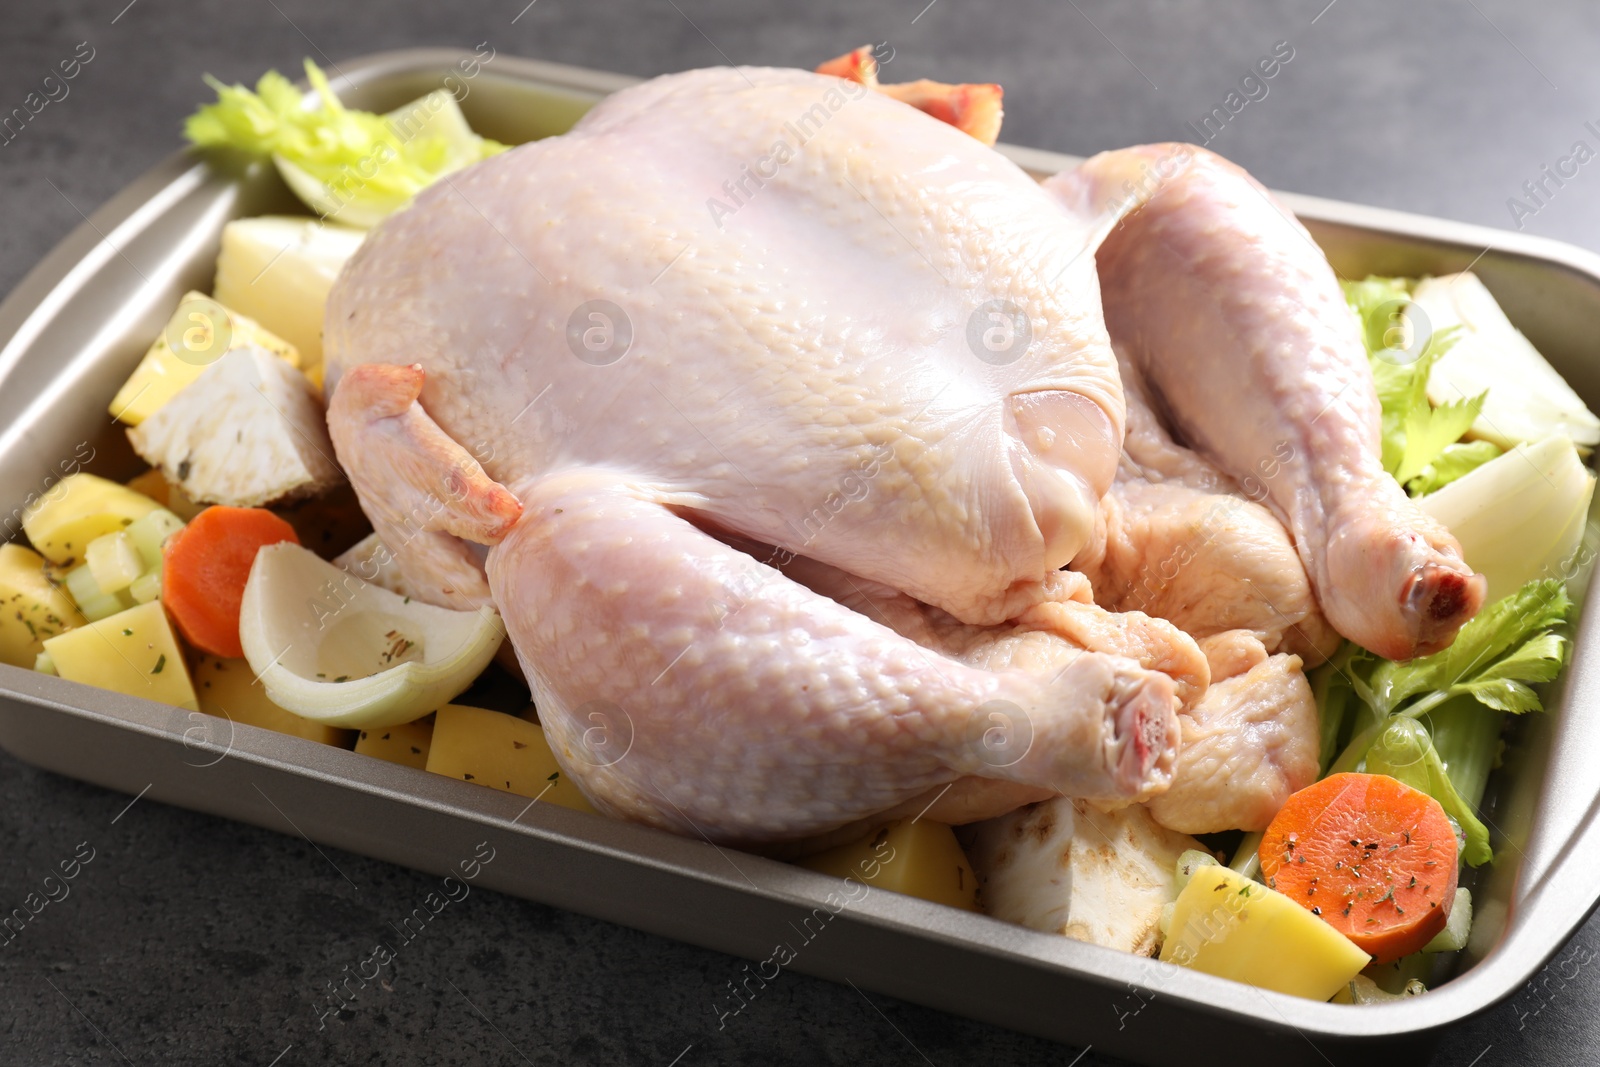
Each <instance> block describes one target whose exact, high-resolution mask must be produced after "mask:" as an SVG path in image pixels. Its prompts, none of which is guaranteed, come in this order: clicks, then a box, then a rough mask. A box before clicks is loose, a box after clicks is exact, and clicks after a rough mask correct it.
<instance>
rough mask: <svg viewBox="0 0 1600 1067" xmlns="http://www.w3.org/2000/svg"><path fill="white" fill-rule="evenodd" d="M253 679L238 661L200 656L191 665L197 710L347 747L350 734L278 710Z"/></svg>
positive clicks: (243, 664)
mask: <svg viewBox="0 0 1600 1067" xmlns="http://www.w3.org/2000/svg"><path fill="white" fill-rule="evenodd" d="M255 678H256V676H255V672H254V671H252V670H251V669H250V664H249V663H247V662H246V661H244V660H242V659H223V658H222V657H220V656H212V655H202V656H200V657H199V658H198V659H197V660H195V664H194V691H195V695H196V696H197V697H199V698H200V710H201V711H203V712H205V713H206V714H207V715H216V716H218V717H220V718H225V719H231V720H232V721H234V722H242V723H245V724H246V725H248V726H259V727H261V728H262V729H263V730H276V731H277V732H278V733H280V734H292V735H293V736H295V737H303V738H305V739H306V740H308V741H317V742H320V743H322V744H324V745H332V746H333V747H334V748H349V747H350V738H351V735H352V733H353V731H351V730H341V729H339V728H338V727H336V726H329V725H328V724H327V723H324V722H317V721H316V720H314V719H304V718H301V717H300V716H299V715H296V714H295V713H294V712H292V711H286V710H284V709H283V708H280V707H278V705H276V704H274V703H273V702H272V701H271V700H269V699H268V698H267V690H266V688H265V687H264V686H262V684H261V683H260V682H258V681H256V680H255Z"/></svg>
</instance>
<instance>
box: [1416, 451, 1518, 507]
mask: <svg viewBox="0 0 1600 1067" xmlns="http://www.w3.org/2000/svg"><path fill="white" fill-rule="evenodd" d="M1503 454H1504V453H1503V452H1502V451H1501V449H1500V446H1499V445H1497V444H1495V443H1494V442H1493V441H1458V442H1457V443H1455V444H1453V445H1446V446H1445V448H1444V451H1442V452H1440V453H1439V455H1438V456H1437V457H1435V459H1434V461H1433V462H1432V463H1430V464H1428V465H1427V466H1426V467H1424V468H1422V472H1421V473H1420V474H1418V475H1417V476H1416V477H1415V478H1413V479H1411V480H1410V481H1408V482H1407V483H1406V491H1407V492H1409V493H1410V494H1411V495H1412V496H1426V495H1427V494H1429V493H1433V492H1437V491H1438V490H1440V489H1443V488H1444V487H1445V486H1447V485H1449V484H1450V483H1451V482H1453V481H1455V480H1456V479H1457V478H1459V477H1461V476H1462V475H1463V474H1471V473H1472V472H1473V471H1475V470H1477V469H1478V468H1479V467H1481V466H1483V465H1484V464H1485V463H1487V462H1489V461H1490V460H1491V459H1495V458H1497V457H1499V456H1501V455H1503Z"/></svg>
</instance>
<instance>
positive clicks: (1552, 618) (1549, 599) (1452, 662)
mask: <svg viewBox="0 0 1600 1067" xmlns="http://www.w3.org/2000/svg"><path fill="white" fill-rule="evenodd" d="M1571 609H1572V601H1571V599H1570V598H1569V597H1568V596H1567V590H1566V585H1565V584H1564V583H1563V582H1562V581H1561V580H1560V579H1557V578H1538V579H1535V580H1533V581H1531V582H1529V583H1528V584H1527V585H1524V586H1523V587H1522V588H1521V589H1519V590H1517V591H1516V592H1515V593H1512V594H1511V595H1510V596H1508V597H1506V598H1504V599H1503V600H1499V601H1497V602H1495V603H1494V604H1491V605H1489V606H1488V607H1486V608H1484V609H1483V610H1482V611H1480V612H1479V613H1478V615H1477V617H1476V618H1474V619H1473V620H1472V621H1471V622H1469V623H1467V624H1466V625H1465V626H1463V627H1462V628H1461V632H1460V633H1458V634H1456V639H1455V642H1454V643H1453V644H1452V645H1451V646H1450V647H1449V648H1447V649H1445V650H1444V651H1442V652H1436V653H1434V654H1433V655H1431V656H1425V657H1423V658H1421V659H1415V660H1412V661H1411V662H1409V663H1395V662H1393V661H1390V660H1385V661H1383V662H1381V663H1379V665H1378V666H1377V667H1376V668H1375V669H1374V670H1373V672H1372V676H1371V678H1370V679H1369V682H1368V684H1369V685H1370V687H1371V690H1372V693H1373V695H1374V697H1375V698H1376V699H1377V701H1378V705H1379V706H1378V707H1377V709H1376V710H1377V711H1378V712H1379V713H1380V714H1389V713H1391V712H1394V711H1396V710H1398V709H1399V708H1400V706H1401V705H1402V704H1403V703H1405V702H1406V701H1407V700H1409V699H1411V698H1412V697H1415V696H1418V695H1420V694H1423V693H1441V692H1445V691H1450V690H1455V691H1459V692H1467V691H1469V688H1470V686H1471V685H1472V683H1473V682H1474V681H1476V680H1478V679H1483V678H1487V679H1489V680H1496V679H1500V678H1504V679H1506V680H1510V681H1516V680H1518V677H1519V676H1518V675H1517V674H1516V671H1517V670H1533V669H1537V670H1544V669H1546V668H1545V667H1544V666H1539V667H1537V668H1535V667H1533V666H1531V665H1532V664H1535V663H1538V661H1540V660H1544V659H1548V658H1549V653H1550V651H1551V650H1552V646H1551V645H1550V644H1549V643H1548V642H1545V641H1542V640H1541V639H1543V638H1545V637H1548V636H1549V635H1548V634H1547V633H1546V631H1548V630H1550V629H1551V628H1552V627H1555V626H1558V625H1560V624H1561V623H1563V622H1565V621H1566V618H1567V614H1568V612H1570V611H1571ZM1525 646H1528V647H1525ZM1513 649H1515V650H1516V652H1515V654H1514V655H1513V656H1511V657H1507V656H1506V653H1507V652H1510V651H1512V650H1513ZM1557 654H1559V655H1563V656H1564V655H1565V642H1564V641H1563V642H1562V644H1561V646H1560V649H1559V650H1558V651H1557ZM1502 657H1505V658H1506V659H1507V660H1511V661H1514V662H1513V663H1512V664H1509V665H1507V666H1506V668H1505V669H1506V670H1507V671H1508V672H1510V673H1508V674H1500V675H1497V674H1491V673H1489V672H1490V671H1491V670H1494V669H1496V668H1497V667H1498V666H1499V665H1500V664H1501V662H1502ZM1524 661H1526V663H1527V664H1529V666H1527V667H1518V666H1516V665H1515V664H1517V663H1523V662H1524ZM1556 669H1557V670H1559V669H1560V664H1559V662H1558V663H1557V665H1556ZM1553 676H1554V675H1551V677H1553ZM1528 680H1544V679H1531V678H1530V679H1528ZM1458 687H1461V688H1458ZM1498 691H1499V690H1497V692H1498ZM1525 710H1526V709H1525Z"/></svg>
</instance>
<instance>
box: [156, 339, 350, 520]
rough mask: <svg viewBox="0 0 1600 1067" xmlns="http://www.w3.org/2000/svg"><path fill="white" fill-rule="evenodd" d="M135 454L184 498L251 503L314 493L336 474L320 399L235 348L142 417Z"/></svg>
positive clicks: (273, 364)
mask: <svg viewBox="0 0 1600 1067" xmlns="http://www.w3.org/2000/svg"><path fill="white" fill-rule="evenodd" d="M128 439H129V440H130V441H131V442H133V447H134V450H135V451H137V452H138V453H139V455H140V456H142V457H144V460H145V462H147V463H149V464H151V465H152V466H155V467H160V468H161V473H162V474H163V475H165V476H166V478H167V480H168V481H169V482H171V483H172V484H173V485H174V486H175V487H177V488H179V489H181V490H182V491H183V492H184V493H185V494H186V495H187V496H189V497H190V498H191V499H194V500H198V501H203V502H205V503H209V504H228V505H230V506H233V507H257V506H260V505H262V504H268V503H272V502H274V501H279V500H288V499H297V498H300V497H307V496H314V495H316V494H318V493H321V492H324V491H325V490H328V489H331V488H332V487H334V486H335V485H337V484H339V483H340V482H341V481H342V480H343V478H344V475H343V474H342V473H340V471H339V468H338V466H337V465H336V464H335V463H334V461H333V444H332V442H331V441H329V440H328V428H327V422H326V418H325V416H324V414H323V410H322V403H321V400H320V399H319V398H318V396H317V395H316V393H315V391H314V390H313V389H312V387H311V383H310V382H308V381H307V380H306V377H305V375H303V374H301V373H300V372H299V371H297V370H295V369H294V368H293V367H291V366H289V365H288V364H287V363H285V362H284V361H283V360H281V359H278V358H277V357H275V356H273V355H272V354H271V353H269V352H267V351H266V350H265V349H261V348H255V347H251V346H246V347H244V348H239V349H235V350H233V351H231V352H229V353H228V354H227V355H225V356H223V357H222V358H221V359H220V360H218V361H217V362H216V363H214V364H212V365H211V366H210V367H208V368H206V371H205V373H204V374H202V375H201V376H200V377H199V379H197V380H196V381H195V382H194V384H193V385H190V386H189V387H188V388H186V389H185V390H184V391H183V392H181V393H179V394H178V395H177V396H175V397H174V398H173V399H172V400H170V401H168V402H167V403H166V404H165V405H163V406H162V408H161V409H160V410H159V411H157V412H156V413H155V414H154V415H152V416H151V417H150V418H148V419H146V420H145V421H144V422H143V423H141V424H140V425H138V426H135V427H133V428H132V429H130V430H129V431H128Z"/></svg>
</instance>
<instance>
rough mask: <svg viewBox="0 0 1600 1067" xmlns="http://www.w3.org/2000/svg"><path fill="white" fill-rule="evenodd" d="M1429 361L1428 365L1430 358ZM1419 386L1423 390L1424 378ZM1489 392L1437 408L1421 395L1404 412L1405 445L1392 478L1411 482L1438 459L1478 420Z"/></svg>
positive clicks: (1430, 362) (1401, 482) (1453, 401)
mask: <svg viewBox="0 0 1600 1067" xmlns="http://www.w3.org/2000/svg"><path fill="white" fill-rule="evenodd" d="M1429 364H1430V366H1431V364H1432V361H1431V360H1430V361H1429ZM1422 385H1423V387H1424V389H1426V386H1427V382H1426V380H1423V382H1422ZM1488 395H1489V394H1488V393H1487V392H1483V393H1479V394H1478V395H1477V396H1475V397H1472V398H1470V399H1467V400H1451V401H1448V402H1446V403H1443V404H1440V405H1439V406H1438V407H1432V406H1430V405H1429V404H1428V399H1427V396H1426V395H1424V396H1423V398H1422V402H1421V403H1419V404H1413V405H1412V406H1411V408H1410V409H1409V410H1407V411H1406V413H1405V445H1404V448H1403V451H1402V452H1401V456H1400V462H1399V463H1398V464H1397V465H1396V466H1395V469H1394V471H1393V472H1392V473H1393V474H1394V479H1395V481H1397V482H1399V483H1400V484H1401V485H1405V484H1406V483H1408V482H1410V481H1411V480H1412V479H1413V478H1415V477H1417V476H1418V475H1419V474H1421V473H1422V472H1423V471H1424V470H1426V469H1427V467H1428V465H1429V464H1430V463H1432V462H1433V461H1434V460H1436V459H1438V458H1439V456H1440V455H1441V454H1442V453H1443V452H1444V450H1445V449H1446V448H1448V447H1449V446H1451V445H1453V444H1455V443H1456V442H1457V441H1459V440H1461V436H1462V435H1463V434H1465V433H1466V432H1467V431H1468V430H1470V429H1471V428H1472V424H1473V423H1474V422H1476V421H1477V419H1478V415H1479V413H1480V412H1482V411H1483V401H1484V399H1485V398H1487V397H1488Z"/></svg>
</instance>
